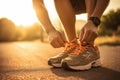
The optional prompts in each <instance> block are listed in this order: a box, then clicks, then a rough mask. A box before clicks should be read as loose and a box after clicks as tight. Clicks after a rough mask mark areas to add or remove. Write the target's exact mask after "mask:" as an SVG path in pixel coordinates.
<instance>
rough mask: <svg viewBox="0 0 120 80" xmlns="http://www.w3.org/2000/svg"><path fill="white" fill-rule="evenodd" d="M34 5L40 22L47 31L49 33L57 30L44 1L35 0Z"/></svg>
mask: <svg viewBox="0 0 120 80" xmlns="http://www.w3.org/2000/svg"><path fill="white" fill-rule="evenodd" d="M33 7H34V9H35V12H36V15H37V17H38V19H39V21H40V23H41V24H42V26H43V27H44V29H45V31H46V32H47V33H49V32H50V31H53V30H55V28H54V27H53V25H52V23H51V21H50V19H49V16H48V12H47V10H46V8H45V5H44V3H41V2H40V0H33Z"/></svg>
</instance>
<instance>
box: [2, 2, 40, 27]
mask: <svg viewBox="0 0 120 80" xmlns="http://www.w3.org/2000/svg"><path fill="white" fill-rule="evenodd" d="M0 10H1V11H0V17H7V18H9V19H11V20H12V21H13V22H14V23H15V24H16V25H30V24H33V23H34V22H36V21H38V20H37V18H36V15H35V12H34V10H33V7H32V0H0Z"/></svg>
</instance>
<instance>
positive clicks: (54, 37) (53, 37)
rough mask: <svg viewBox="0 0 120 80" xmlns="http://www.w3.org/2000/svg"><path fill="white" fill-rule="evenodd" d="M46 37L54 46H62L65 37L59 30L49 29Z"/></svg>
mask: <svg viewBox="0 0 120 80" xmlns="http://www.w3.org/2000/svg"><path fill="white" fill-rule="evenodd" d="M48 38H49V42H50V44H51V45H52V46H53V47H54V48H59V47H64V43H65V39H64V38H63V36H62V35H61V33H60V32H59V31H51V32H50V33H49V34H48Z"/></svg>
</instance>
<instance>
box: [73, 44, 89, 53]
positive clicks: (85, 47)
mask: <svg viewBox="0 0 120 80" xmlns="http://www.w3.org/2000/svg"><path fill="white" fill-rule="evenodd" d="M88 47H89V45H85V46H82V45H78V46H77V47H76V49H75V51H73V52H72V53H71V54H72V55H79V54H81V53H83V52H84V51H85V50H86V49H87V48H88Z"/></svg>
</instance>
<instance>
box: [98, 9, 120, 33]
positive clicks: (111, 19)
mask: <svg viewBox="0 0 120 80" xmlns="http://www.w3.org/2000/svg"><path fill="white" fill-rule="evenodd" d="M101 21H102V22H101V25H100V27H99V35H113V34H116V32H117V30H118V28H119V27H120V9H117V10H116V11H115V10H111V11H110V12H109V13H108V14H107V15H103V16H102V18H101Z"/></svg>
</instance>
